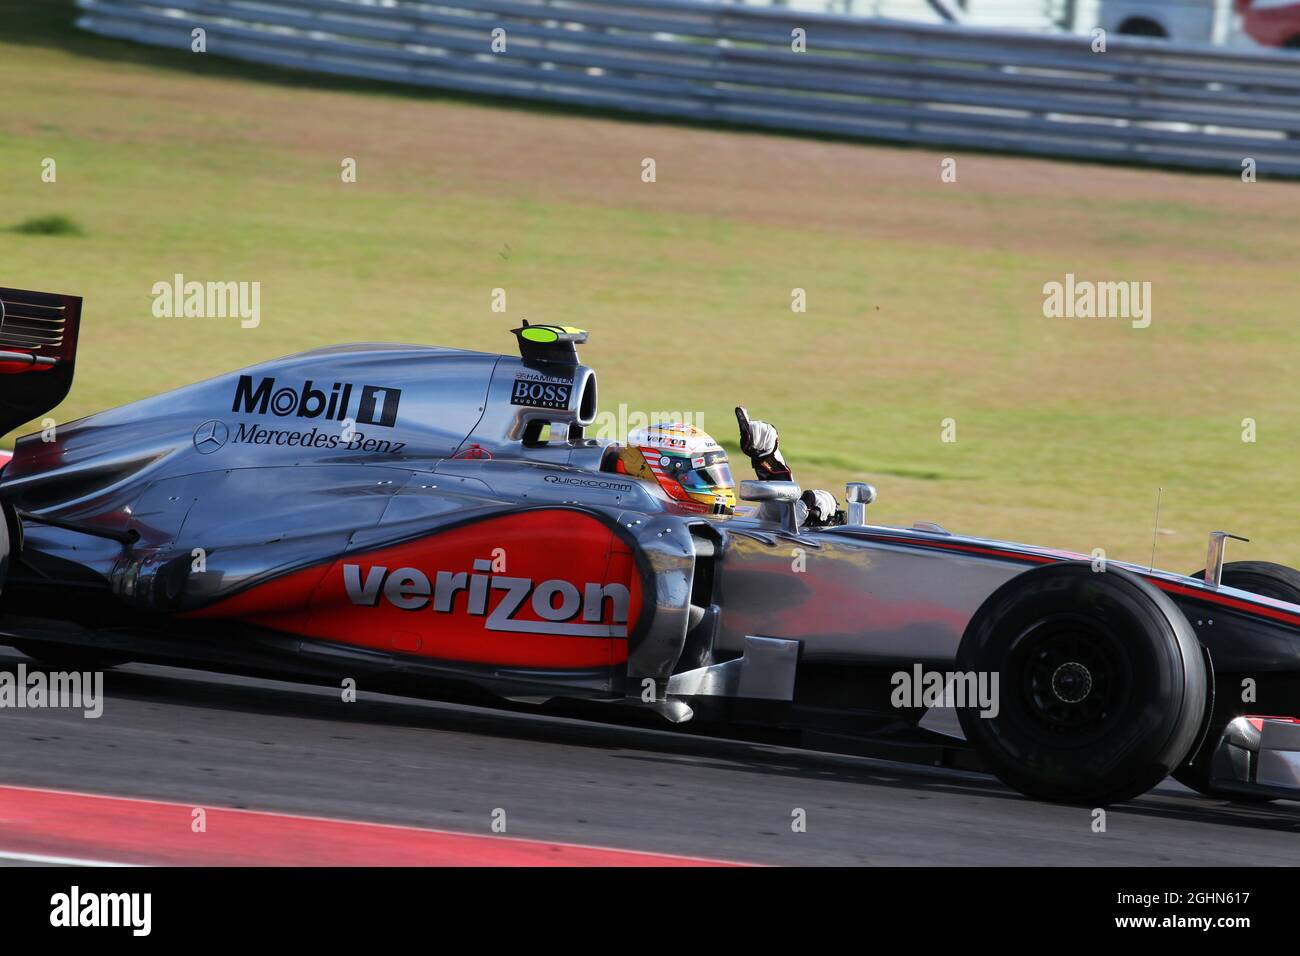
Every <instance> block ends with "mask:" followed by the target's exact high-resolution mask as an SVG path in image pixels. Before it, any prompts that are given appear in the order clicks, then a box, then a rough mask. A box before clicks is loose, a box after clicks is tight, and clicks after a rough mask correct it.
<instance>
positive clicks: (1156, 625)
mask: <svg viewBox="0 0 1300 956" xmlns="http://www.w3.org/2000/svg"><path fill="white" fill-rule="evenodd" d="M957 667H958V669H959V670H960V671H961V672H963V674H971V673H974V674H988V675H990V676H989V678H986V679H990V680H991V679H992V675H997V681H998V698H997V700H998V706H997V707H996V708H989V709H988V710H986V711H985V712H983V713H982V712H981V711H980V710H979V709H978V708H977V707H963V708H960V709H959V711H958V715H959V718H960V720H961V726H962V730H963V732H964V733H965V735H966V739H967V740H968V741H969V742H970V744H971V746H972V748H973V749H974V750H975V753H976V755H977V756H978V757H979V758H980V759H981V761H982V762H983V763H984V764H985V766H987V767H988V769H989V770H991V771H992V772H993V773H994V774H996V775H997V777H998V778H999V779H1001V780H1002V781H1003V782H1004V783H1006V784H1008V785H1009V786H1011V787H1014V788H1015V789H1017V790H1019V791H1020V792H1021V793H1024V794H1026V795H1028V796H1031V797H1036V798H1039V799H1043V800H1056V801H1063V802H1068V803H1084V804H1090V805H1099V804H1106V803H1113V802H1117V801H1121V800H1127V799H1130V798H1131V797H1135V796H1137V795H1139V794H1141V793H1145V792H1146V791H1147V790H1150V789H1151V788H1152V787H1154V786H1155V785H1156V784H1157V783H1159V782H1160V781H1161V780H1162V779H1164V778H1165V777H1166V776H1167V775H1168V774H1169V772H1170V771H1171V770H1173V769H1174V768H1175V767H1177V766H1178V765H1179V764H1181V763H1182V762H1183V761H1184V760H1185V759H1186V757H1187V753H1188V751H1189V750H1190V749H1191V748H1192V746H1193V744H1194V743H1195V741H1196V737H1197V734H1198V732H1199V730H1200V727H1201V721H1202V718H1203V716H1204V712H1205V701H1206V673H1205V662H1204V659H1203V657H1202V655H1201V649H1200V644H1199V642H1198V641H1197V639H1196V635H1195V633H1194V632H1193V631H1192V628H1191V626H1190V625H1189V624H1188V623H1187V620H1186V618H1184V617H1183V615H1182V612H1181V611H1179V610H1178V608H1177V606H1175V605H1174V603H1173V602H1172V601H1171V600H1169V598H1167V597H1166V596H1165V595H1164V594H1163V593H1161V592H1160V591H1159V590H1158V589H1157V588H1155V587H1153V586H1151V585H1150V584H1148V583H1146V582H1145V581H1143V580H1142V579H1141V578H1139V577H1137V576H1136V575H1133V574H1131V573H1129V572H1127V571H1123V570H1119V569H1113V568H1112V569H1109V570H1106V571H1102V572H1095V571H1093V570H1092V568H1091V566H1090V565H1088V564H1075V563H1060V564H1050V565H1045V566H1043V567H1041V568H1035V569H1033V570H1032V571H1027V572H1025V573H1024V574H1021V575H1019V576H1018V577H1015V578H1013V579H1012V580H1010V581H1008V582H1007V583H1006V584H1004V585H1003V586H1002V587H1000V588H998V590H997V591H995V592H993V594H992V595H990V597H989V598H988V599H987V600H986V601H985V602H984V604H983V605H982V606H981V607H980V609H979V610H978V611H977V612H976V614H975V616H974V617H973V618H972V619H971V621H970V624H969V625H968V626H967V628H966V632H965V634H964V635H963V636H962V641H961V645H960V647H959V648H958V651H957Z"/></svg>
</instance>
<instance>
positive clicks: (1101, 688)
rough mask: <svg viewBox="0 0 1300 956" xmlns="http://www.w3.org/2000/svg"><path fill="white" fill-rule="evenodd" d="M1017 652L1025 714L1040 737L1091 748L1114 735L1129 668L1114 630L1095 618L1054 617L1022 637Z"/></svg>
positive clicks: (1025, 632) (1016, 662)
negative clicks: (1109, 733)
mask: <svg viewBox="0 0 1300 956" xmlns="http://www.w3.org/2000/svg"><path fill="white" fill-rule="evenodd" d="M1014 648H1015V650H1014V652H1013V661H1014V662H1015V670H1014V671H1013V672H1018V673H1020V674H1021V681H1020V688H1019V690H1020V700H1021V704H1022V709H1023V713H1024V716H1025V717H1026V718H1027V723H1028V724H1029V726H1030V727H1031V728H1033V729H1034V730H1036V731H1037V733H1036V736H1040V737H1041V736H1047V737H1050V738H1051V739H1052V740H1053V741H1055V742H1058V743H1067V742H1068V743H1079V744H1085V743H1088V742H1090V741H1092V740H1095V739H1096V738H1098V737H1099V736H1101V735H1102V734H1104V733H1106V732H1107V731H1108V730H1109V729H1110V727H1111V726H1112V724H1113V723H1114V721H1115V719H1116V716H1117V714H1118V711H1119V707H1118V705H1119V704H1120V703H1121V702H1122V701H1123V699H1124V695H1125V693H1126V691H1127V684H1128V680H1127V677H1128V668H1127V667H1126V666H1125V657H1124V654H1123V652H1122V645H1121V644H1120V642H1119V640H1118V639H1117V638H1116V636H1115V634H1114V633H1113V632H1112V631H1111V630H1110V629H1109V628H1107V627H1106V626H1105V625H1104V624H1102V623H1101V622H1099V621H1097V620H1095V619H1092V618H1086V617H1082V616H1076V615H1060V616H1053V617H1049V618H1044V619H1042V620H1039V621H1037V622H1035V623H1034V624H1032V625H1030V626H1029V627H1027V628H1026V629H1025V630H1024V631H1022V632H1021V634H1020V636H1019V637H1018V638H1017V640H1016V642H1015V645H1014Z"/></svg>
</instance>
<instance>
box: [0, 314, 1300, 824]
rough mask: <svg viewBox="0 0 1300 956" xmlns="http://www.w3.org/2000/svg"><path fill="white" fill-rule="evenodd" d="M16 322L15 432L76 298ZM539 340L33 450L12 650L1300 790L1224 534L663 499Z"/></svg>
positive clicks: (101, 426)
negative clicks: (1102, 549) (1063, 527)
mask: <svg viewBox="0 0 1300 956" xmlns="http://www.w3.org/2000/svg"><path fill="white" fill-rule="evenodd" d="M0 300H2V301H3V317H2V318H0V373H5V374H0V412H2V413H3V414H2V415H0V431H4V432H8V431H10V430H12V429H14V428H16V427H18V426H19V425H21V424H22V423H24V422H27V421H31V420H32V419H34V418H39V417H40V416H42V415H44V414H45V413H47V412H48V411H50V410H51V409H53V408H54V407H55V406H56V405H57V404H58V403H59V402H60V401H62V400H63V398H64V396H65V395H66V394H67V392H68V390H69V388H70V386H71V382H72V376H73V368H74V359H75V355H76V346H77V332H78V325H79V320H80V309H81V300H80V299H78V298H76V297H73V296H61V295H50V294H43V293H33V292H23V291H18V290H13V289H0ZM515 332H516V335H517V337H518V346H519V352H520V354H519V355H518V356H515V355H491V354H485V353H480V352H469V351H462V350H458V349H444V348H429V347H422V346H411V345H374V344H369V345H344V346H336V347H331V348H324V349H318V350H316V351H311V352H305V353H302V354H300V355H293V356H290V357H287V358H283V359H279V360H276V361H272V362H267V363H265V364H262V365H257V366H254V367H252V368H248V369H244V370H242V371H237V372H231V373H229V374H226V375H220V376H217V377H216V378H212V379H209V380H207V381H204V382H199V383H197V384H194V385H189V386H186V387H184V388H181V389H178V390H176V391H173V392H169V393H167V394H164V395H160V396H157V397H154V398H149V399H145V400H143V401H138V402H134V403H132V404H130V405H126V406H124V407H122V408H117V409H112V410H109V411H105V412H100V413H98V414H95V415H91V416H89V417H87V418H83V419H81V420H79V421H76V422H72V423H70V424H60V425H53V424H52V423H49V424H51V427H48V428H45V429H44V430H43V431H42V432H40V433H37V434H33V435H28V436H26V437H24V438H21V439H19V440H18V442H17V444H16V447H15V450H14V453H13V457H12V460H10V461H9V462H8V464H7V465H5V467H4V469H3V472H0V505H2V506H3V511H4V518H5V521H4V522H0V539H3V540H0V575H2V577H0V580H2V581H3V596H2V598H0V601H2V604H0V633H2V635H3V636H4V637H3V639H4V640H5V641H8V642H10V643H12V644H13V645H15V646H16V647H18V648H19V649H21V650H22V651H24V652H25V653H27V654H29V655H30V656H32V657H34V658H36V659H37V660H39V661H42V662H44V663H46V664H49V665H51V666H57V665H76V666H83V667H84V666H107V665H109V664H113V663H120V662H124V661H147V662H158V663H169V664H179V665H183V666H189V667H200V668H206V669H211V670H223V671H230V672H239V673H247V674H255V675H262V676H276V677H285V678H296V679H301V680H311V681H318V682H329V683H334V684H335V685H336V686H337V685H338V682H339V681H341V680H343V679H345V678H353V679H355V680H356V681H357V682H358V684H359V686H360V687H361V688H362V689H363V690H365V689H375V690H380V689H382V690H393V689H396V690H400V691H402V692H405V693H416V694H423V695H426V696H429V697H435V698H440V699H455V700H482V699H491V700H494V701H498V702H503V703H506V705H507V706H533V707H551V708H557V707H558V708H560V709H561V711H562V712H566V713H572V712H578V713H581V714H583V715H601V714H605V715H613V714H617V713H620V712H623V713H629V714H630V713H637V712H641V713H645V714H649V715H657V716H655V717H654V719H655V720H658V719H659V718H660V717H662V718H664V719H666V720H667V721H669V722H672V723H677V724H680V723H682V722H686V721H692V722H693V724H691V725H688V726H692V725H694V726H698V725H701V724H702V725H704V726H707V727H708V728H710V730H711V732H717V731H718V730H722V731H724V732H731V731H734V732H737V733H743V734H745V735H749V736H752V735H754V734H760V735H764V736H768V737H770V738H772V739H776V740H780V741H793V742H797V743H800V744H802V745H804V746H809V747H816V748H818V749H823V750H843V751H846V752H853V753H862V754H870V755H877V756H887V757H894V758H901V759H914V760H920V761H926V762H930V763H934V764H941V765H959V766H979V767H982V768H984V769H986V770H989V771H991V772H993V773H994V774H996V775H997V776H998V777H1000V778H1001V779H1002V780H1004V781H1005V782H1007V783H1008V784H1010V785H1011V786H1012V787H1015V788H1017V789H1018V790H1020V791H1022V792H1024V793H1026V794H1029V795H1031V796H1035V797H1039V798H1044V799H1053V800H1066V801H1078V802H1088V803H1094V804H1095V803H1101V802H1106V801H1113V800H1122V799H1126V798H1129V797H1132V796H1135V795H1137V794H1140V793H1142V792H1144V791H1145V790H1147V789H1149V788H1150V787H1152V786H1154V785H1155V784H1156V783H1157V782H1159V781H1160V780H1161V779H1162V778H1163V777H1164V776H1165V775H1166V774H1168V773H1170V772H1173V773H1175V775H1177V776H1178V777H1179V779H1182V780H1184V781H1185V782H1187V783H1188V784H1189V785H1191V786H1193V787H1195V788H1197V789H1199V790H1201V791H1204V792H1207V793H1211V794H1217V795H1222V796H1226V797H1232V798H1241V799H1267V798H1271V797H1287V796H1292V797H1294V796H1297V795H1300V721H1297V720H1296V716H1297V715H1300V574H1297V573H1296V572H1295V571H1293V570H1290V569H1287V568H1283V567H1279V566H1277V565H1271V564H1264V563H1256V562H1249V563H1234V564H1224V563H1223V545H1224V538H1225V536H1224V535H1222V534H1219V533H1215V534H1214V535H1212V536H1211V548H1210V560H1209V562H1208V565H1207V568H1206V569H1205V570H1204V571H1203V572H1200V573H1198V574H1197V575H1196V576H1193V577H1188V576H1184V575H1181V574H1174V573H1168V572H1163V571H1156V570H1151V569H1147V568H1139V567H1134V566H1132V565H1126V564H1120V563H1117V562H1109V563H1107V562H1104V561H1102V562H1098V561H1096V560H1092V559H1090V558H1089V557H1087V556H1082V555H1077V554H1071V553H1067V552H1062V551H1055V550H1050V549H1046V548H1039V547H1031V546H1028V545H1021V544H1010V543H1006V542H1000V541H990V540H985V539H980V538H971V537H965V536H960V535H956V534H950V533H949V532H947V531H945V530H944V529H942V528H940V527H938V526H937V525H933V524H917V525H915V526H913V527H910V528H897V527H882V526H877V525H873V524H870V523H869V522H868V520H867V516H866V509H867V506H868V505H869V504H870V503H871V501H872V500H873V499H874V497H875V493H874V491H873V490H872V489H871V487H870V486H869V485H865V484H860V483H853V484H850V485H849V486H848V495H847V497H848V505H847V513H846V514H845V513H842V512H836V513H834V514H833V515H828V516H824V518H823V520H822V521H821V522H819V523H810V522H809V521H808V520H807V512H808V508H807V507H805V504H804V502H801V501H800V492H799V488H798V487H797V486H796V485H794V484H793V483H792V482H790V481H779V480H764V481H746V482H742V483H741V485H740V489H739V490H740V498H741V499H742V500H741V501H740V502H736V503H735V504H734V506H730V505H728V504H727V503H725V502H721V503H719V505H718V507H715V508H709V507H707V506H702V505H701V504H700V503H699V501H697V500H694V499H690V500H688V499H679V498H674V497H673V496H671V495H668V494H665V493H664V492H663V490H662V488H661V487H660V486H659V485H658V484H657V483H656V482H655V481H652V480H645V479H644V477H642V476H638V475H636V474H634V473H629V472H628V469H627V468H626V467H621V466H620V462H622V461H623V458H622V457H621V455H620V453H619V451H618V446H616V445H613V443H611V442H609V441H605V440H597V439H593V438H590V437H587V436H586V435H585V434H584V429H588V428H589V427H590V426H591V424H592V422H593V420H594V419H595V417H596V413H597V403H596V395H597V393H596V373H595V372H594V371H593V370H592V369H590V368H588V367H586V366H584V365H582V364H580V362H579V360H578V355H577V350H576V345H577V344H580V343H581V342H582V341H584V340H585V338H586V334H585V333H583V332H580V331H579V330H575V329H568V328H563V327H557V326H523V327H521V328H519V329H516V330H515ZM674 440H675V439H673V437H672V436H671V435H669V436H668V437H666V438H664V441H665V443H666V445H665V454H664V455H663V457H662V462H663V463H664V466H665V467H668V466H669V465H670V464H672V458H673V456H672V455H670V454H668V453H667V452H668V451H671V448H668V447H667V446H668V445H671V443H672V441H674ZM652 458H654V456H652ZM716 459H717V456H716V455H715V456H714V457H713V458H709V457H708V456H702V457H701V458H699V459H698V460H696V461H694V462H693V464H692V463H689V462H688V463H686V467H687V468H690V467H694V466H698V467H699V468H701V469H703V470H706V471H707V470H710V469H712V470H714V471H715V472H716V471H717V470H718V469H719V468H720V467H721V464H720V463H719V462H718V461H717V460H716ZM656 460H658V459H656ZM651 467H652V468H653V467H654V461H651ZM745 502H749V504H745ZM507 702H508V703H507Z"/></svg>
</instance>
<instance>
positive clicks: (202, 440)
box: [194, 419, 230, 455]
mask: <svg viewBox="0 0 1300 956" xmlns="http://www.w3.org/2000/svg"><path fill="white" fill-rule="evenodd" d="M229 437H230V429H228V428H227V427H226V423H225V422H219V421H217V420H216V419H213V420H212V421H210V422H204V423H203V424H202V425H200V426H199V427H198V429H197V430H196V431H195V432H194V448H195V450H196V451H198V453H199V454H200V455H210V454H212V453H213V452H214V451H216V450H218V449H219V448H221V447H222V446H223V445H225V443H226V440H227V439H228V438H229Z"/></svg>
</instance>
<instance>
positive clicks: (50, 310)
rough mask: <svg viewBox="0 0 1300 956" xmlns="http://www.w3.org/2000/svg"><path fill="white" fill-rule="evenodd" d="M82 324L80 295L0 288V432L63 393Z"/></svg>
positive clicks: (45, 409)
mask: <svg viewBox="0 0 1300 956" xmlns="http://www.w3.org/2000/svg"><path fill="white" fill-rule="evenodd" d="M80 326H81V297H80V296H75V295H56V294H54V293H52V292H26V291H24V290H22V289H4V288H0V435H5V434H8V433H9V432H11V431H13V430H14V429H15V428H17V427H18V426H19V425H21V424H23V423H24V422H28V421H31V420H32V419H33V418H36V417H37V416H39V415H43V414H44V413H45V412H48V411H50V410H51V409H53V408H54V407H55V406H56V405H58V404H59V402H61V401H63V399H64V398H65V397H66V396H67V394H68V390H69V389H70V388H72V372H73V367H74V365H75V361H76V358H77V332H78V331H79V330H80Z"/></svg>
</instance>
